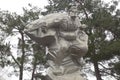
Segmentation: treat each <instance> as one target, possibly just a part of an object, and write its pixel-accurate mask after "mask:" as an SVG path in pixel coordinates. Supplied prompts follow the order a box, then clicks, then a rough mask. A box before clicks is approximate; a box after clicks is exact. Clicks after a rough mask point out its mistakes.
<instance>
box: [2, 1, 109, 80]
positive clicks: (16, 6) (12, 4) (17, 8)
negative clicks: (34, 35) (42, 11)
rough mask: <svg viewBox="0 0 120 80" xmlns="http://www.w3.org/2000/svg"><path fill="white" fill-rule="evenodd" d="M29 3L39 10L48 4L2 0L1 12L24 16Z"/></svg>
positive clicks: (10, 79)
mask: <svg viewBox="0 0 120 80" xmlns="http://www.w3.org/2000/svg"><path fill="white" fill-rule="evenodd" d="M107 1H111V0H105V2H107ZM29 3H31V4H32V5H33V6H38V7H39V8H44V6H45V5H47V4H48V2H47V0H0V10H8V11H10V12H17V13H18V14H22V13H23V11H22V7H28V4H29ZM7 71H8V70H7ZM1 72H2V70H0V77H1V76H3V73H5V72H6V71H3V73H1ZM27 75H28V74H27ZM5 76H6V75H4V77H5ZM27 77H29V76H27ZM6 80H18V78H15V77H14V76H13V78H12V77H11V78H7V79H6ZM91 80H95V77H94V78H91ZM108 80H110V79H108Z"/></svg>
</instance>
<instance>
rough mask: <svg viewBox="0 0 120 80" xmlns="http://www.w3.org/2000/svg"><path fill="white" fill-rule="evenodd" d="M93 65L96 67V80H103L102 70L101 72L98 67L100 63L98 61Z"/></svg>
mask: <svg viewBox="0 0 120 80" xmlns="http://www.w3.org/2000/svg"><path fill="white" fill-rule="evenodd" d="M93 65H94V70H95V76H96V79H97V80H102V78H101V74H100V70H99V67H98V62H97V61H96V60H94V61H93Z"/></svg>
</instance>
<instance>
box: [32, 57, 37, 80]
mask: <svg viewBox="0 0 120 80" xmlns="http://www.w3.org/2000/svg"><path fill="white" fill-rule="evenodd" d="M36 62H37V59H36V58H35V61H34V63H33V72H32V78H31V80H34V75H35V70H36V65H37V63H36Z"/></svg>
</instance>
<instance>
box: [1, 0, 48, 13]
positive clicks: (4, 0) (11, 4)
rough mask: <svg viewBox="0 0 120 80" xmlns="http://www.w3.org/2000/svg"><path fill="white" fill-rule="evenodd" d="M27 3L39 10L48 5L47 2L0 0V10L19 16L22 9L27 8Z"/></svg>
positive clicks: (36, 0)
mask: <svg viewBox="0 0 120 80" xmlns="http://www.w3.org/2000/svg"><path fill="white" fill-rule="evenodd" d="M29 3H31V4H32V5H33V6H38V7H40V8H44V6H45V5H47V4H48V2H47V0H0V9H1V10H8V11H10V12H17V13H19V14H21V13H22V12H23V11H22V7H28V4H29Z"/></svg>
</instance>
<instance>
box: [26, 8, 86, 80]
mask: <svg viewBox="0 0 120 80" xmlns="http://www.w3.org/2000/svg"><path fill="white" fill-rule="evenodd" d="M72 8H73V10H71V11H70V12H69V13H52V14H48V15H46V16H44V17H43V18H41V19H38V20H35V21H33V22H31V23H30V24H28V25H27V26H26V27H27V30H26V31H25V34H27V35H28V36H29V37H30V38H31V39H32V40H34V41H35V42H37V43H38V44H40V45H42V46H43V47H47V48H48V51H47V52H48V54H47V55H46V56H47V57H48V64H49V66H50V67H49V69H48V76H49V77H50V78H51V79H52V80H85V79H84V78H83V77H82V76H81V75H80V58H81V57H82V56H84V55H85V54H86V52H87V50H88V45H87V43H88V36H87V34H86V33H85V32H84V31H83V28H84V27H85V26H84V25H82V24H81V23H80V20H79V18H78V17H77V16H76V14H75V11H76V10H75V9H74V8H75V7H74V6H73V7H72Z"/></svg>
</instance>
